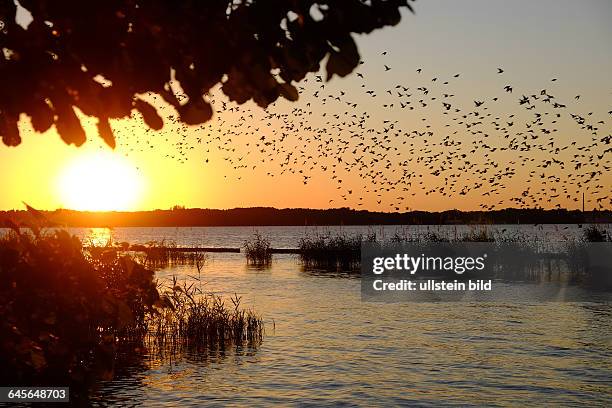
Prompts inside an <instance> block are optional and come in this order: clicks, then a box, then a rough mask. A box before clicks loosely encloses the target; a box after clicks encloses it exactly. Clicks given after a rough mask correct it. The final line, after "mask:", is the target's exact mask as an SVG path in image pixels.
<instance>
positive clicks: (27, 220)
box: [0, 207, 612, 228]
mask: <svg viewBox="0 0 612 408" xmlns="http://www.w3.org/2000/svg"><path fill="white" fill-rule="evenodd" d="M581 223H612V211H610V210H605V211H585V212H582V211H580V210H566V209H555V210H544V209H516V208H508V209H503V210H495V211H460V210H447V211H441V212H429V211H410V212H403V213H387V212H374V211H367V210H353V209H350V208H334V209H305V208H285V209H277V208H271V207H252V208H233V209H227V210H221V209H201V208H191V209H186V208H177V207H175V208H173V209H170V210H151V211H136V212H83V211H75V210H65V209H60V210H55V211H38V210H33V211H31V210H30V209H28V210H27V211H26V210H24V211H17V210H11V211H2V212H0V225H1V226H4V227H8V228H19V227H28V226H30V225H36V226H40V227H130V226H133V227H198V226H266V225H270V226H303V225H312V226H316V225H393V224H408V225H409V224H417V225H419V224H420V225H453V224H581Z"/></svg>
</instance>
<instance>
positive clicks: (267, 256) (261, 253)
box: [243, 232, 272, 266]
mask: <svg viewBox="0 0 612 408" xmlns="http://www.w3.org/2000/svg"><path fill="white" fill-rule="evenodd" d="M243 249H244V253H245V255H246V259H247V262H248V263H249V264H251V265H256V266H265V265H269V264H270V263H271V262H272V251H271V245H270V240H268V239H267V238H265V237H264V236H262V235H261V234H260V233H259V232H256V233H255V234H253V238H252V239H250V240H246V241H244V244H243Z"/></svg>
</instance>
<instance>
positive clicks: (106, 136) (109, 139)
mask: <svg viewBox="0 0 612 408" xmlns="http://www.w3.org/2000/svg"><path fill="white" fill-rule="evenodd" d="M98 133H99V134H100V137H101V138H102V140H104V142H105V143H106V144H107V145H108V146H109V147H110V148H111V149H114V148H115V146H116V143H115V136H114V135H113V129H112V128H111V126H110V123H108V118H100V119H98Z"/></svg>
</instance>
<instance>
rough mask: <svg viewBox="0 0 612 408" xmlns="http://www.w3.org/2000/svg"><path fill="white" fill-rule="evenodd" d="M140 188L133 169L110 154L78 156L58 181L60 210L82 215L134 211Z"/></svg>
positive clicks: (142, 183)
mask: <svg viewBox="0 0 612 408" xmlns="http://www.w3.org/2000/svg"><path fill="white" fill-rule="evenodd" d="M143 186H144V181H143V178H142V176H141V175H140V174H139V173H138V170H137V169H136V167H135V166H134V165H132V164H131V163H130V162H129V161H128V160H127V159H125V158H123V157H121V156H118V155H115V154H112V153H93V154H88V155H84V156H81V157H79V158H77V159H76V160H74V161H73V162H71V163H68V165H67V166H66V167H65V168H64V169H63V171H62V172H61V173H60V175H59V177H58V193H59V195H60V200H61V202H62V204H63V206H64V207H66V208H70V209H73V210H82V211H113V210H116V211H120V210H133V209H134V206H135V205H136V203H137V201H138V200H139V198H140V196H141V194H142V190H143Z"/></svg>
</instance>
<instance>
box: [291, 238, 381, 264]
mask: <svg viewBox="0 0 612 408" xmlns="http://www.w3.org/2000/svg"><path fill="white" fill-rule="evenodd" d="M375 241H376V234H375V233H370V234H368V235H367V236H365V237H364V236H363V235H356V236H348V235H344V234H341V235H330V234H326V235H315V236H312V237H310V236H308V237H304V238H301V239H300V243H299V250H300V260H301V262H302V264H303V265H304V266H305V267H306V268H316V269H326V270H336V271H337V270H343V271H353V270H356V269H358V268H359V266H360V264H361V243H362V242H375Z"/></svg>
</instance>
